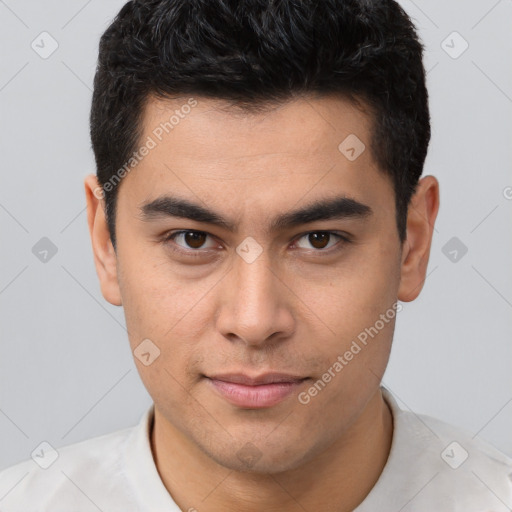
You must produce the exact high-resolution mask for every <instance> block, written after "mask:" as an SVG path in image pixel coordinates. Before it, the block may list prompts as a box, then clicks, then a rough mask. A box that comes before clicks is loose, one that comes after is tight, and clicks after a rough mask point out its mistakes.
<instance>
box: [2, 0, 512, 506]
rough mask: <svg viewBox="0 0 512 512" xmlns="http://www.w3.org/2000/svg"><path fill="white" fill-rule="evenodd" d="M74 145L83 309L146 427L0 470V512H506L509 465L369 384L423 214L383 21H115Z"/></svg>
mask: <svg viewBox="0 0 512 512" xmlns="http://www.w3.org/2000/svg"><path fill="white" fill-rule="evenodd" d="M91 137H92V144H93V149H94V152H95V157H96V163H97V176H89V177H88V178H87V179H86V182H85V189H86V196H87V205H88V222H89V229H90V234H91V240H92V246H93V251H94V258H95V263H96V268H97V272H98V276H99V280H100V285H101V290H102V293H103V296H104V297H105V299H106V300H107V301H109V302H110V303H112V304H115V305H122V306H123V308H124V311H125V316H126V325H127V329H128V333H129V341H130V345H131V349H132V351H133V353H134V356H135V361H136V364H137V367H138V370H139V373H140V376H141V378H142V380H143V382H144V385H145V386H146V388H147V390H148V392H149V393H150V395H151V397H152V399H153V401H154V405H153V406H152V407H151V408H150V409H149V410H148V411H147V412H146V413H145V414H144V416H143V417H142V419H141V422H140V424H139V425H138V426H136V427H133V428H129V429H125V430H122V431H118V432H114V433H112V434H108V435H105V436H101V437H98V438H94V439H91V440H87V441H84V442H82V443H78V444H75V445H71V446H68V447H66V448H63V449H61V450H60V453H59V458H58V459H57V460H56V461H55V462H54V463H53V464H52V465H51V466H50V467H48V468H47V469H41V468H39V467H37V466H36V465H35V464H34V463H33V462H32V461H28V462H24V463H22V464H19V465H17V466H14V467H12V468H9V469H8V470H6V471H4V472H3V473H2V474H1V475H0V496H4V498H3V499H2V500H1V501H0V510H2V511H3V512H13V511H31V510H37V511H45V512H46V511H52V512H53V511H86V510H103V511H123V512H128V511H142V510H143V511H177V510H188V511H194V510H196V511H199V512H203V511H204V512H225V511H238V512H239V511H244V512H255V511H265V512H267V511H287V512H288V511H304V510H306V511H317V510H323V511H337V512H344V511H352V510H357V511H358V512H361V511H365V512H366V511H368V512H369V511H384V512H394V511H396V512H398V511H399V510H408V511H418V512H419V511H421V512H423V511H429V512H432V511H448V510H450V511H452V510H464V511H465V512H468V511H490V510H493V511H504V510H509V508H510V507H511V506H512V485H511V481H510V479H509V477H508V474H510V473H512V461H511V460H510V459H508V458H507V457H505V456H504V455H502V454H500V453H499V452H498V451H496V450H495V449H493V448H492V447H490V446H488V445H486V444H484V443H482V442H480V441H479V440H477V439H472V438H471V435H470V434H468V433H466V432H464V431H462V430H460V429H458V428H455V427H451V426H449V425H446V424H444V423H442V422H440V421H438V420H434V419H431V418H428V417H424V416H417V415H415V414H413V413H410V412H405V411H401V410H400V409H399V407H398V406H397V404H396V402H395V400H394V398H393V397H392V396H391V394H390V393H389V392H388V391H387V390H386V389H384V388H382V387H381V385H380V383H381V378H382V375H383V373H384V371H385V368H386V365H387V361H388V358H389V353H390V349H391V344H392V338H393V332H394V326H395V319H396V315H397V313H398V312H399V311H400V309H401V305H400V303H399V302H398V301H402V302H408V301H412V300H414V299H415V298H416V297H417V296H418V295H419V293H420V291H421V289H422V286H423V283H424V280H425V277H426V269H427V263H428V259H429V251H430V245H431V240H432V233H433V228H434V223H435V220H436V216H437V212H438V208H439V185H438V182H437V180H436V179H435V178H434V177H433V176H425V177H423V178H422V179H420V176H421V174H422V170H423V164H424V160H425V156H426V152H427V147H428V142H429V138H430V126H429V114H428V104H427V92H426V89H425V73H424V68H423V64H422V46H421V44H420V42H419V41H418V38H417V36H416V33H415V30H414V27H413V25H412V23H411V21H410V20H409V18H408V17H407V15H406V14H405V13H404V11H403V10H402V9H401V8H400V7H399V6H398V5H397V4H396V3H395V2H393V1H391V0H382V1H374V2H368V1H363V0H352V1H342V0H330V1H327V0H325V1H321V2H313V1H303V2H295V1H292V0H288V1H286V0H283V1H280V2H272V1H269V0H260V1H254V0H253V1H250V2H249V1H245V0H242V1H235V0H208V1H207V2H206V1H201V0H191V1H188V2H183V1H177V0H176V1H175V0H145V1H144V0H138V1H132V2H128V3H127V4H126V5H125V6H124V7H123V9H122V10H121V11H120V13H119V14H118V16H117V18H116V19H115V20H114V22H113V23H112V25H111V26H110V27H109V28H108V30H107V31H106V32H105V34H104V35H103V37H102V39H101V43H100V52H99V63H98V69H97V72H96V77H95V83H94V95H93V104H92V110H91Z"/></svg>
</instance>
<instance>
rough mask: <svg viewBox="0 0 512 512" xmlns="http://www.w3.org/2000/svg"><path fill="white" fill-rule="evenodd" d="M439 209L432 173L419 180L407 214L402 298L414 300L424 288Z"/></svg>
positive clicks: (436, 182) (436, 189) (399, 291)
mask: <svg viewBox="0 0 512 512" xmlns="http://www.w3.org/2000/svg"><path fill="white" fill-rule="evenodd" d="M438 210H439V182H438V181H437V179H436V178H435V177H434V176H425V177H424V178H422V179H421V180H420V182H419V183H418V187H417V189H416V193H415V194H414V196H413V197H412V199H411V203H410V205H409V210H408V214H407V240H406V241H405V242H404V246H403V251H402V266H401V276H400V287H399V290H398V299H399V300H401V301H402V302H410V301H413V300H414V299H416V298H417V297H418V295H419V294H420V292H421V290H422V288H423V284H424V282H425V278H426V273H427V266H428V260H429V257H430V247H431V243H432V235H433V232H434V224H435V221H436V217H437V212H438Z"/></svg>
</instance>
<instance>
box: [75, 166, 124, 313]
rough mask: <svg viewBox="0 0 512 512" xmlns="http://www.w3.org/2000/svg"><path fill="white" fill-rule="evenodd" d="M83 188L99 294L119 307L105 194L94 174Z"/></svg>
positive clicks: (119, 300)
mask: <svg viewBox="0 0 512 512" xmlns="http://www.w3.org/2000/svg"><path fill="white" fill-rule="evenodd" d="M84 186H85V198H86V201H87V223H88V225H89V234H90V235H91V243H92V250H93V254H94V264H95V265H96V273H97V274H98V277H99V280H100V287H101V293H102V294H103V297H105V300H107V301H108V302H110V303H111V304H113V305H114V306H120V305H121V304H122V302H121V292H120V289H119V282H118V280H117V256H116V253H115V251H114V247H113V245H112V241H111V239H110V232H109V229H108V225H107V219H106V217H105V199H104V195H105V194H104V191H103V189H102V188H101V187H100V185H99V183H98V180H97V178H96V176H95V175H94V174H91V175H89V176H87V177H86V178H85V181H84Z"/></svg>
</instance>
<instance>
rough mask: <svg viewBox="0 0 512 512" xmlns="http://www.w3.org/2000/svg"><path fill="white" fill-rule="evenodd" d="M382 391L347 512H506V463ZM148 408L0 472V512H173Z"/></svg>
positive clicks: (509, 504) (509, 497) (511, 492)
mask: <svg viewBox="0 0 512 512" xmlns="http://www.w3.org/2000/svg"><path fill="white" fill-rule="evenodd" d="M382 391H383V394H384V398H385V400H386V402H387V403H388V404H389V406H390V408H391V412H392V414H393V425H394V430H393V440H392V445H391V452H390V454H389V457H388V460H387V463H386V465H385V467H384V470H383V472H382V474H381V476H380V478H379V480H378V481H377V483H376V485H375V486H374V487H373V489H372V490H371V491H370V493H369V494H368V496H367V497H366V499H365V500H364V502H363V503H361V505H359V507H357V509H356V510H355V511H354V512H399V511H401V512H445V511H450V512H452V511H461V512H462V511H464V512H505V511H507V512H509V511H510V510H511V508H512V459H510V458H508V457H506V456H505V455H503V454H502V453H500V452H499V451H497V450H496V449H494V448H492V447H491V446H490V445H488V444H486V443H484V442H482V441H480V440H478V439H473V438H472V435H471V434H470V433H468V432H465V431H463V430H461V429H459V428H456V427H452V426H450V425H447V424H446V423H443V422H441V421H439V420H436V419H433V418H430V417H428V416H424V415H416V414H414V413H412V412H409V411H404V410H401V409H400V408H399V406H398V404H397V403H396V401H395V399H394V398H393V397H392V395H391V394H390V393H389V391H387V390H386V389H384V388H382ZM153 408H154V406H153V405H152V406H151V407H150V408H149V409H148V410H147V411H146V412H145V413H144V415H143V416H142V418H141V420H140V422H139V424H138V425H137V426H135V427H131V428H126V429H123V430H118V431H116V432H112V433H110V434H106V435H103V436H99V437H95V438H92V439H88V440H86V441H82V442H80V443H75V444H72V445H69V446H66V447H63V448H60V449H59V450H58V457H57V458H56V460H54V461H53V458H54V457H55V456H56V455H57V453H55V452H53V451H52V449H51V448H50V447H49V446H48V447H44V446H43V447H42V448H41V450H40V451H39V452H36V453H35V454H33V459H34V460H33V459H29V460H27V461H25V462H21V463H20V464H17V465H15V466H12V467H10V468H7V469H6V470H4V471H2V472H0V511H1V512H90V511H91V512H93V511H94V512H98V510H100V511H103V512H139V511H140V512H142V511H144V512H179V511H180V509H179V508H178V506H177V505H176V503H175V502H174V501H173V499H172V497H171V495H170V494H169V492H168V491H167V490H166V488H165V487H164V485H163V483H162V481H161V479H160V476H159V474H158V471H157V469H156V466H155V462H154V460H153V456H152V452H151V446H150V439H149V433H150V428H151V422H152V420H153V410H154V409H153ZM35 460H37V461H38V462H35ZM49 464H51V465H49ZM41 465H42V466H48V465H49V467H47V469H42V467H40V466H41ZM199 512H200V511H199Z"/></svg>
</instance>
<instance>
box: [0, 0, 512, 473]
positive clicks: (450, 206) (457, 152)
mask: <svg viewBox="0 0 512 512" xmlns="http://www.w3.org/2000/svg"><path fill="white" fill-rule="evenodd" d="M123 3H124V1H123V0H119V1H117V0H115V1H114V0H109V1H105V0H89V1H88V2H87V1H84V0H66V1H64V0H60V1H57V0H53V1H48V0H46V1H40V0H38V1H36V0H24V1H21V0H6V1H1V0H0V29H1V30H0V39H1V43H0V48H1V50H0V51H1V64H2V65H1V66H0V109H1V112H0V113H1V134H0V144H1V153H0V154H1V156H2V158H1V166H0V169H1V170H0V173H1V184H2V186H1V187H0V226H1V241H2V243H1V245H0V257H1V262H0V325H1V338H0V342H1V345H0V433H1V435H0V469H2V468H4V467H7V466H9V465H11V464H14V463H16V462H18V461H21V460H24V459H26V458H28V457H29V456H30V453H31V452H32V450H33V449H34V448H35V447H36V446H37V445H39V443H40V442H41V441H43V440H46V441H48V442H49V443H50V444H52V445H53V446H54V447H56V448H58V447H61V446H63V445H66V444H69V443H73V442H77V441H80V440H83V439H86V438H88V437H92V436H96V435H100V434H103V433H107V432H109V431H112V430H115V429H118V428H123V427H126V426H130V425H133V424H134V423H136V422H137V421H138V419H139V417H140V415H141V414H142V412H143V411H144V410H145V409H146V407H148V406H149V405H150V403H151V399H150V397H149V395H148V394H147V392H146V391H145V389H144V388H143V386H142V384H141V382H140V380H139V377H138V374H137V371H136V368H135V365H134V363H133V361H132V354H131V353H130V350H129V345H128V340H127V336H126V331H125V329H124V318H123V313H122V310H121V309H120V308H115V307H112V306H110V305H109V304H107V303H106V302H105V301H104V300H103V298H102V296H101V294H100V291H99V286H98V282H97V278H96V274H95V270H94V266H93V259H92V253H91V249H90V244H89V237H88V232H87V228H86V215H85V200H84V193H83V185H82V181H83V177H84V176H85V175H86V174H88V173H91V172H94V161H93V155H92V151H91V149H90V142H89V135H88V112H89V106H90V99H91V87H92V80H93V74H94V69H95V63H96V57H97V45H98V41H99V37H100V35H101V33H102V32H103V31H104V30H105V29H106V27H107V25H108V23H109V20H111V18H112V17H113V16H114V15H115V14H116V13H117V11H118V10H119V8H120V7H121V6H122V5H123ZM402 5H403V6H404V8H405V9H406V10H407V12H408V13H409V14H410V15H411V16H412V17H413V19H414V21H415V23H416V24H417V26H418V28H419V30H420V34H421V37H422V39H423V41H424V43H425V45H426V61H425V62H426V68H427V69H428V70H429V73H428V86H429V90H430V96H431V112H432V126H433V137H432V143H431V147H430V153H429V156H428V159H427V163H426V168H425V172H424V174H433V175H435V176H436V177H437V178H438V179H439V181H440V184H441V208H440V212H439V217H438V221H437V225H436V232H435V235H434V240H433V246H432V254H431V259H430V263H429V271H428V278H427V280H426V283H425V287H424V290H423V292H422V293H421V295H420V297H419V298H418V299H417V300H416V301H414V302H413V303H407V304H404V310H403V311H402V312H401V313H400V314H399V315H398V323H397V329H396V334H395V341H394V347H393V351H392V355H391V363H390V365H389V368H388V371H387V373H386V375H385V377H384V383H385V384H386V385H387V386H388V388H389V389H390V390H391V391H392V392H393V393H394V394H395V395H396V396H397V398H398V399H399V403H400V405H401V406H402V407H403V408H406V409H407V408H408V409H412V410H413V411H415V412H417V413H425V414H429V415H432V416H437V417H439V418H442V419H444V420H445V421H448V422H450V423H453V424H457V425H459V426H462V427H464V428H466V429H468V430H470V431H471V432H472V433H474V434H478V435H479V436H480V437H482V438H483V439H485V440H487V441H489V442H491V443H492V444H494V445H495V446H497V447H498V448H499V449H501V450H502V451H504V452H506V453H508V454H510V455H512V437H511V435H510V432H512V371H511V366H512V344H511V343H510V341H511V339H512V336H511V335H512V314H511V313H512V267H511V263H510V262H511V261H512V229H511V227H512V223H511V220H512V219H511V216H512V200H511V199H510V198H511V197H512V188H507V187H512V173H511V161H512V158H511V157H512V155H511V153H512V136H511V135H512V133H511V132H512V116H511V114H512V69H511V66H510V55H512V38H511V37H510V27H511V26H512V1H511V0H501V1H498V2H496V0H485V1H484V0H481V1H467V0H464V1H463V0H460V1H453V0H452V1H450V2H446V1H445V0H436V1H433V0H428V1H426V0H416V1H414V2H413V1H410V0H403V1H402ZM43 31H47V32H48V33H50V34H51V36H52V37H53V38H54V39H55V40H56V41H57V42H58V45H59V47H58V49H57V50H56V51H55V52H54V53H53V54H52V55H51V56H50V57H48V58H47V59H43V58H41V57H40V56H39V55H38V54H37V53H36V52H35V51H34V50H33V49H32V48H31V43H32V41H33V40H36V43H37V42H38V41H40V38H38V36H39V34H40V33H41V32H43ZM454 31H456V32H458V33H459V34H460V36H462V38H464V40H465V41H467V43H468V44H469V47H468V49H467V50H466V51H465V52H464V53H462V54H461V55H458V54H459V53H460V52H461V50H462V49H463V48H464V41H463V40H462V39H461V38H460V37H459V36H457V35H450V34H452V32H454ZM443 41H445V43H443ZM39 44H41V43H39ZM443 47H444V49H443ZM45 48H46V49H48V48H49V42H48V41H47V42H46V43H45ZM445 50H446V51H445ZM450 54H451V55H450ZM454 56H457V58H453V57H454ZM43 237H47V238H49V239H50V240H51V241H52V243H53V244H54V245H55V246H56V248H57V250H58V251H57V253H56V254H55V255H53V256H52V253H51V252H49V253H48V255H47V261H46V262H43V261H40V259H38V257H36V255H34V254H33V252H32V248H33V247H34V245H35V244H36V243H38V241H39V240H40V239H41V238H43ZM453 237H457V240H455V241H452V242H450V244H449V245H448V246H447V245H446V244H447V243H448V242H449V241H450V240H451V239H452V238H453ZM41 243H43V244H44V242H41ZM451 244H455V245H453V246H452V245H451ZM461 244H464V246H465V247H467V253H466V254H465V255H462V252H461V247H462V245H461ZM37 248H38V250H42V249H41V247H39V246H36V249H37ZM443 248H444V249H443ZM43 249H44V246H43ZM454 249H455V250H456V251H457V260H456V261H452V260H453V257H454V253H453V252H452V254H450V251H453V250H454ZM443 250H444V252H443ZM35 252H36V253H37V252H38V251H37V250H36V251H35ZM445 253H446V254H445ZM39 256H40V257H42V254H39Z"/></svg>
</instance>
